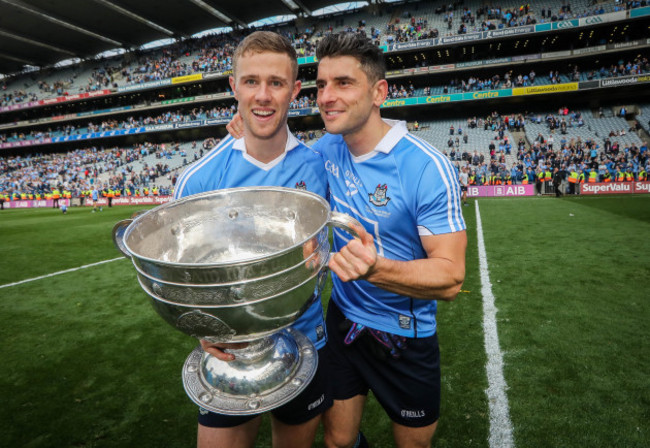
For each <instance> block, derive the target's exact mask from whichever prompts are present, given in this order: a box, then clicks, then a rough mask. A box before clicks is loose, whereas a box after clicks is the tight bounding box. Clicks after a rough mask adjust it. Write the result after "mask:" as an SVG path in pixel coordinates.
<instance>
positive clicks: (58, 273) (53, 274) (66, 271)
mask: <svg viewBox="0 0 650 448" xmlns="http://www.w3.org/2000/svg"><path fill="white" fill-rule="evenodd" d="M124 259H125V258H124V257H118V258H113V259H111V260H104V261H98V262H97V263H91V264H85V265H83V266H78V267H76V268H71V269H66V270H65V271H59V272H53V273H51V274H47V275H41V276H40V277H34V278H28V279H26V280H21V281H19V282H15V283H7V284H6V285H0V289H2V288H8V287H10V286H16V285H21V284H23V283H29V282H33V281H36V280H42V279H44V278H48V277H54V276H55V275H61V274H67V273H68V272H74V271H79V270H81V269H86V268H92V267H93V266H97V265H100V264H104V263H110V262H111V261H116V260H124Z"/></svg>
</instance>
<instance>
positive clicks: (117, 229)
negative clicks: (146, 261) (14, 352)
mask: <svg viewBox="0 0 650 448" xmlns="http://www.w3.org/2000/svg"><path fill="white" fill-rule="evenodd" d="M132 222H133V220H132V219H124V220H122V221H120V222H118V223H117V224H115V225H114V226H113V244H115V247H117V250H119V251H120V252H122V255H124V256H125V257H126V258H131V253H129V251H128V250H127V248H126V245H125V244H124V232H126V228H127V227H129V225H130V224H131V223H132Z"/></svg>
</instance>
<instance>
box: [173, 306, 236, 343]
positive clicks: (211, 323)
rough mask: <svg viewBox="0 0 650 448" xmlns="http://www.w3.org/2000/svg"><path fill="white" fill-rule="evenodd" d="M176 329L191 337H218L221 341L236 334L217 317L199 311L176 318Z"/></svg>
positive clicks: (227, 339)
mask: <svg viewBox="0 0 650 448" xmlns="http://www.w3.org/2000/svg"><path fill="white" fill-rule="evenodd" d="M176 327H177V328H178V329H179V330H181V331H183V332H185V333H187V334H190V335H192V336H193V337H201V336H202V335H211V336H215V337H216V336H218V337H219V340H221V341H229V340H230V339H232V337H233V336H234V335H235V333H236V332H235V330H233V329H232V328H230V327H229V326H228V325H227V324H226V323H225V322H223V321H222V320H221V319H219V318H218V317H215V316H212V315H211V314H207V313H204V312H203V311H201V310H192V311H190V312H189V313H185V314H181V315H180V316H178V319H177V320H176Z"/></svg>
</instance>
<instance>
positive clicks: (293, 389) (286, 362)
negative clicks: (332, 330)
mask: <svg viewBox="0 0 650 448" xmlns="http://www.w3.org/2000/svg"><path fill="white" fill-rule="evenodd" d="M234 353H235V356H236V358H235V360H234V361H230V362H226V361H221V360H219V359H217V358H215V357H213V356H212V355H209V354H207V353H205V352H204V351H203V349H201V347H200V346H199V347H197V348H196V349H194V351H192V353H191V354H190V355H189V356H188V358H187V360H186V361H185V365H184V366H183V387H184V388H185V392H186V393H187V395H188V396H189V397H190V399H191V400H192V401H193V402H194V403H196V404H197V405H199V406H201V407H202V408H204V409H207V410H208V411H212V412H216V413H219V414H226V415H251V414H260V413H262V412H266V411H269V410H271V409H275V408H277V407H280V406H282V405H283V404H285V403H287V402H289V401H291V400H292V399H293V398H295V397H296V396H297V395H298V394H300V392H302V391H303V390H304V389H305V388H306V387H307V385H308V384H309V382H310V381H311V380H312V378H313V377H314V374H315V373H316V368H317V366H318V353H317V352H316V348H315V347H314V345H313V344H312V342H311V341H310V340H309V338H308V337H307V336H305V335H304V334H302V333H301V332H300V331H298V330H295V329H293V328H289V329H286V330H282V331H280V332H277V333H274V334H273V335H271V336H269V337H267V338H263V339H259V340H257V341H252V342H250V344H249V347H248V348H245V349H240V350H237V351H235V352H234Z"/></svg>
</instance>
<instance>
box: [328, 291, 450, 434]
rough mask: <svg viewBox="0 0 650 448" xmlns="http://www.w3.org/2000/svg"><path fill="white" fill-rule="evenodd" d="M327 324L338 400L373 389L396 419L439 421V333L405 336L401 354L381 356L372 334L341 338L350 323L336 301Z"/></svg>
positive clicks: (410, 422) (402, 421) (413, 422)
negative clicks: (405, 346) (349, 339)
mask: <svg viewBox="0 0 650 448" xmlns="http://www.w3.org/2000/svg"><path fill="white" fill-rule="evenodd" d="M326 322H327V334H328V341H327V347H328V349H329V354H328V356H329V360H330V374H331V378H330V381H331V382H332V388H333V390H332V392H333V397H334V399H335V400H346V399H348V398H352V397H354V396H356V395H367V394H368V390H372V392H373V394H374V395H375V397H376V398H377V401H379V403H380V404H381V406H382V407H383V408H384V410H385V411H386V414H388V417H389V418H390V419H391V420H392V421H393V422H395V423H398V424H400V425H404V426H408V427H422V426H428V425H431V424H432V423H435V422H436V421H437V420H438V417H439V416H440V351H439V350H438V335H437V333H436V334H434V335H433V336H430V337H426V338H407V339H406V344H407V348H406V349H404V350H402V351H401V352H400V357H399V358H393V357H392V356H390V355H389V354H387V355H386V356H383V357H382V356H378V353H377V350H375V347H370V346H369V344H376V345H377V346H379V344H378V343H377V342H376V341H375V340H374V339H373V338H372V336H370V335H368V334H363V335H361V336H360V337H359V338H358V339H356V340H355V341H354V342H352V343H351V344H349V345H346V344H345V343H344V342H343V340H344V338H345V336H346V334H347V328H348V327H349V321H347V320H346V318H345V316H344V315H343V313H342V312H341V310H340V309H339V308H338V307H337V306H336V305H335V304H334V301H332V300H330V302H329V305H328V309H327V319H326ZM346 322H347V323H346ZM380 350H381V348H380Z"/></svg>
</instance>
